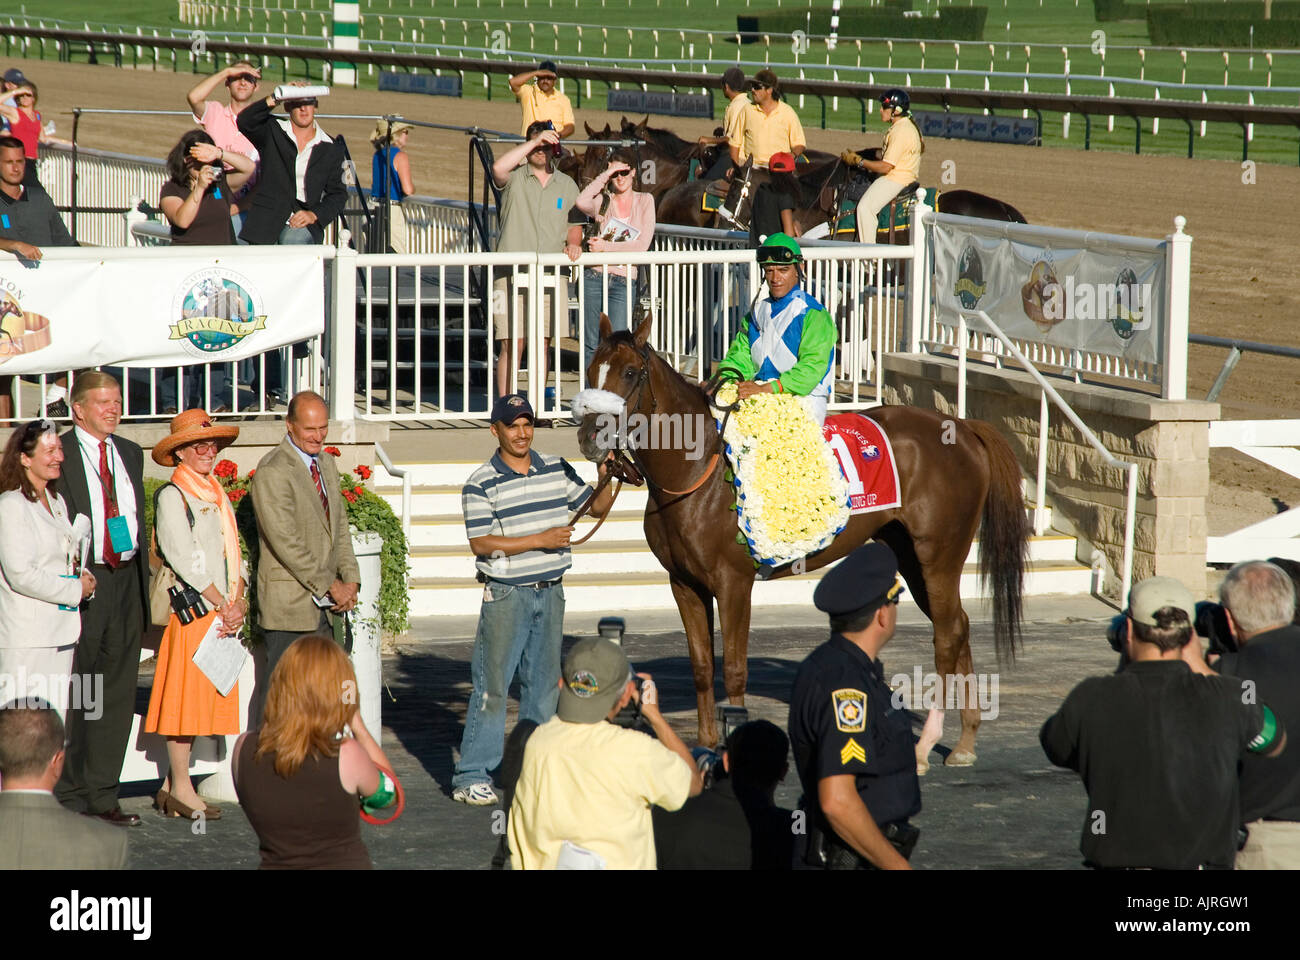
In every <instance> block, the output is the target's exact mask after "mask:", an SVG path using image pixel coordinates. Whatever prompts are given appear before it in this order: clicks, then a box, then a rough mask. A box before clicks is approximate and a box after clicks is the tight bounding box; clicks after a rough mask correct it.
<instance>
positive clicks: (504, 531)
mask: <svg viewBox="0 0 1300 960" xmlns="http://www.w3.org/2000/svg"><path fill="white" fill-rule="evenodd" d="M534 419H535V418H534V416H533V408H532V405H531V404H529V402H528V400H527V398H526V397H523V396H520V395H519V394H510V395H508V396H504V397H499V398H498V399H497V401H496V403H494V404H493V405H492V425H491V427H490V429H491V431H492V436H494V437H495V438H496V441H497V447H498V448H497V452H496V453H494V454H493V455H492V459H491V460H489V461H488V462H487V463H485V464H483V466H481V467H479V468H478V469H477V470H475V471H474V472H473V473H472V474H470V477H469V480H468V481H467V482H466V483H465V486H464V487H463V488H462V489H461V504H462V507H463V509H464V512H465V533H466V535H467V536H468V537H469V545H470V548H471V549H472V550H473V551H474V557H475V566H476V567H477V568H478V579H479V580H480V581H482V583H483V606H482V608H481V609H480V611H479V620H478V633H477V634H476V635H475V637H474V656H473V661H472V665H471V668H470V675H471V678H472V680H473V683H474V692H473V693H472V694H471V695H470V700H469V706H468V708H467V710H466V712H465V734H464V737H463V738H462V739H461V744H460V761H459V762H458V763H457V764H456V773H455V776H454V777H453V778H452V782H451V785H452V798H453V799H454V800H458V801H460V802H461V803H468V804H471V805H473V806H490V805H492V804H495V803H497V802H498V799H499V798H498V797H497V795H496V793H495V791H493V789H492V778H491V775H490V771H491V770H494V769H495V768H496V767H498V766H499V765H500V763H501V757H502V754H503V752H504V749H505V728H506V692H507V691H508V690H509V689H510V683H511V681H512V680H513V679H514V675H515V671H516V670H518V671H519V687H520V703H519V719H520V720H532V721H535V722H536V723H538V724H542V723H545V722H546V721H547V720H549V719H550V718H551V717H552V716H553V715H554V714H555V703H556V699H557V698H558V696H559V686H558V681H559V678H560V641H561V639H562V637H563V634H564V629H563V628H564V587H563V585H562V584H561V580H562V578H563V577H564V571H565V570H567V569H569V565H570V563H571V560H570V554H569V538H570V537H571V535H572V534H573V527H572V526H571V525H570V524H569V517H570V516H571V515H572V513H573V511H575V510H577V509H578V508H579V507H581V506H582V505H583V504H585V503H586V502H587V499H588V498H589V497H590V496H591V495H592V489H591V487H589V486H588V485H587V484H585V483H583V482H582V481H581V480H580V479H579V478H578V474H577V472H576V471H574V469H573V467H571V466H570V465H569V464H568V462H567V461H566V460H564V458H562V457H549V456H546V455H545V454H541V453H537V452H536V451H535V450H533V449H532V445H533V421H534ZM606 469H607V468H606V465H605V464H603V463H602V464H601V465H600V468H599V473H600V476H601V477H602V478H603V477H604V476H605V473H606ZM613 499H614V498H613V495H612V494H611V493H610V490H609V487H605V488H604V490H602V491H601V493H600V496H598V497H597V498H596V501H595V503H593V504H592V509H591V514H592V516H594V517H603V516H604V515H605V514H606V513H608V512H609V508H610V506H611V505H612V503H613Z"/></svg>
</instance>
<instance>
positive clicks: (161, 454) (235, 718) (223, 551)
mask: <svg viewBox="0 0 1300 960" xmlns="http://www.w3.org/2000/svg"><path fill="white" fill-rule="evenodd" d="M237 436H239V428H238V427H234V426H218V425H217V424H215V423H213V422H212V418H211V417H209V416H208V414H207V413H206V412H204V411H203V410H186V411H185V412H184V413H181V414H178V415H177V416H176V417H174V418H172V423H171V433H170V434H169V435H168V436H167V437H165V438H164V439H163V440H162V441H160V442H159V443H158V445H157V446H155V447H154V448H153V459H154V462H155V463H158V464H161V465H162V466H175V468H176V469H175V470H174V471H173V472H172V477H171V483H169V484H168V485H166V486H164V487H161V488H160V489H159V491H158V495H157V499H156V502H157V509H156V511H155V515H154V534H155V537H156V540H157V546H158V553H159V555H160V556H161V557H162V560H163V562H164V563H165V564H167V566H169V567H171V569H172V571H173V572H174V573H175V574H176V579H177V580H178V581H179V584H178V585H180V586H182V587H184V586H186V585H188V586H189V587H191V588H193V590H194V591H195V592H197V593H199V594H201V595H202V597H203V601H204V604H205V605H206V607H207V613H206V614H204V615H203V616H196V617H194V619H193V620H192V621H191V622H190V623H188V624H182V623H181V621H180V618H179V617H178V616H177V614H176V611H175V609H174V608H173V610H172V615H171V618H170V619H169V620H168V622H167V631H166V633H164V634H163V639H162V645H161V646H160V647H159V648H158V667H157V670H156V671H155V673H154V683H153V690H152V691H151V692H150V694H149V712H148V714H147V716H146V717H145V725H144V729H145V732H146V733H160V734H162V735H163V736H164V737H166V738H167V760H168V763H169V766H170V770H169V772H168V775H167V779H166V780H165V781H163V787H162V790H160V791H159V792H158V796H157V797H156V798H155V800H154V806H155V807H156V808H157V809H158V810H159V811H160V812H162V813H163V814H165V815H167V816H171V817H185V818H186V819H190V818H191V817H192V816H193V815H194V814H195V813H196V812H198V811H201V812H202V813H203V814H204V816H205V817H207V819H209V820H216V819H219V818H220V816H221V809H220V808H219V807H213V806H209V805H207V804H205V803H204V802H203V801H202V800H201V799H199V795H198V793H197V792H195V790H194V785H193V783H191V781H190V775H189V769H190V748H191V746H192V744H193V743H194V738H195V737H205V736H217V735H222V734H235V733H239V685H238V684H236V685H235V686H234V687H233V688H231V690H230V692H229V693H228V694H226V696H224V697H223V696H221V694H220V693H218V692H217V689H216V687H215V686H213V684H212V681H211V680H209V679H208V678H207V676H206V675H205V674H204V673H203V672H202V671H201V670H200V669H199V668H198V667H196V666H195V665H194V661H193V657H194V652H195V651H196V650H197V649H198V647H199V643H200V641H201V640H202V639H203V637H204V635H205V634H206V633H207V632H208V630H209V628H210V627H211V626H212V623H213V620H214V619H215V618H217V617H220V619H221V627H220V633H222V634H223V635H231V634H237V633H239V631H240V630H241V628H242V627H243V623H244V616H245V615H246V614H247V613H248V601H247V599H246V598H245V596H244V592H245V588H246V584H247V582H248V571H247V568H246V565H245V564H244V561H243V558H242V555H241V552H240V549H239V532H238V530H237V528H236V526H235V511H234V510H233V508H232V507H231V505H230V500H229V498H228V497H227V496H226V492H225V490H223V489H222V487H221V483H220V482H219V481H218V480H217V478H216V477H214V476H213V475H212V468H213V465H214V464H215V463H216V459H217V454H218V453H219V452H220V451H221V449H222V448H223V447H226V446H228V445H229V444H230V443H231V442H232V441H234V439H235V438H236V437H237Z"/></svg>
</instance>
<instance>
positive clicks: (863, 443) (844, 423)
mask: <svg viewBox="0 0 1300 960" xmlns="http://www.w3.org/2000/svg"><path fill="white" fill-rule="evenodd" d="M822 436H824V437H825V438H826V442H827V443H829V444H830V445H831V450H832V451H834V453H835V459H836V460H838V461H839V463H840V471H841V472H842V473H843V474H844V479H845V480H847V481H848V484H849V502H850V505H851V510H850V512H851V513H873V512H875V511H876V510H892V509H893V508H894V507H897V506H899V505H900V503H901V502H902V501H901V500H900V498H899V489H900V488H899V485H898V464H897V463H896V462H895V461H894V450H893V448H892V447H890V445H889V438H888V437H887V436H885V431H883V430H881V429H880V424H878V423H876V421H874V420H872V419H871V418H870V417H865V416H863V415H862V414H860V413H839V414H836V415H834V416H831V417H827V418H826V423H825V424H824V425H823V426H822Z"/></svg>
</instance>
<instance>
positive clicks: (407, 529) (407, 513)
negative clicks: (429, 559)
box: [375, 443, 411, 541]
mask: <svg viewBox="0 0 1300 960" xmlns="http://www.w3.org/2000/svg"><path fill="white" fill-rule="evenodd" d="M375 456H377V457H378V458H379V462H380V463H382V464H383V465H384V469H385V470H387V471H388V475H389V476H390V477H396V478H397V479H399V480H401V481H402V534H403V535H404V536H405V537H406V538H407V540H408V541H409V540H410V537H411V472H410V470H408V469H407V468H405V467H399V466H396V465H394V463H393V461H392V459H391V458H390V457H389V456H388V451H387V450H385V449H384V448H383V447H382V446H381V445H380V444H378V443H376V444H375Z"/></svg>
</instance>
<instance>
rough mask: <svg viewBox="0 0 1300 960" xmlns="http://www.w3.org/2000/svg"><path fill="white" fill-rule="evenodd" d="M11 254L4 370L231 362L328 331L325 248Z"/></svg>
mask: <svg viewBox="0 0 1300 960" xmlns="http://www.w3.org/2000/svg"><path fill="white" fill-rule="evenodd" d="M132 253H133V256H132V257H131V258H129V259H127V258H118V257H105V258H104V259H89V258H88V257H90V256H93V254H87V253H86V252H84V251H75V252H74V251H66V250H48V251H46V255H45V257H44V258H42V259H41V260H40V261H38V262H36V263H32V262H28V261H20V260H18V259H15V258H9V257H0V374H3V375H6V376H8V375H12V374H33V373H54V372H56V371H60V370H77V369H81V368H83V367H97V366H103V365H113V366H116V365H129V366H141V367H160V366H186V365H189V364H195V363H228V362H231V361H235V360H243V359H245V358H246V357H252V356H256V355H258V354H260V353H264V352H265V351H267V350H272V349H274V348H276V347H283V346H287V345H289V344H291V343H298V342H300V341H303V340H310V339H311V338H312V337H317V336H320V335H321V333H323V331H324V329H325V281H324V276H325V275H324V266H323V260H322V257H321V254H320V253H319V252H318V251H315V250H312V249H310V248H307V249H300V250H292V251H290V250H282V249H275V250H272V251H269V252H260V253H259V255H258V256H256V257H252V256H247V257H244V256H220V257H213V256H202V255H182V256H177V255H176V254H175V253H174V252H173V251H171V250H138V251H132Z"/></svg>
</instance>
